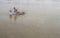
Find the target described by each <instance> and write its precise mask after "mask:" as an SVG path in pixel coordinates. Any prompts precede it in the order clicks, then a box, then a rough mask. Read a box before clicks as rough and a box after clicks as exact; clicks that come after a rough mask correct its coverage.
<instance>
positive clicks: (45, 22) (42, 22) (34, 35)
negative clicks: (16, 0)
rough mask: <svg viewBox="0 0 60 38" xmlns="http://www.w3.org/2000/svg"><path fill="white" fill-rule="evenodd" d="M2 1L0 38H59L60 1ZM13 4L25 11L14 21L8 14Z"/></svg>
mask: <svg viewBox="0 0 60 38" xmlns="http://www.w3.org/2000/svg"><path fill="white" fill-rule="evenodd" d="M4 3H5V4H4ZM4 3H2V2H1V4H2V5H1V4H0V5H1V6H0V8H1V9H0V38H60V26H59V25H60V2H49V1H47V2H46V1H45V2H44V1H40V2H38V3H37V2H31V3H17V4H14V3H13V4H12V5H11V4H8V3H7V2H4ZM13 6H16V8H17V9H18V10H19V11H25V12H26V14H25V15H21V16H18V18H17V20H16V22H15V21H14V19H12V20H10V19H9V15H8V10H9V8H11V7H13Z"/></svg>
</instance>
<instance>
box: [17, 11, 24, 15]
mask: <svg viewBox="0 0 60 38" xmlns="http://www.w3.org/2000/svg"><path fill="white" fill-rule="evenodd" d="M17 14H18V15H24V14H25V12H17Z"/></svg>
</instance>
